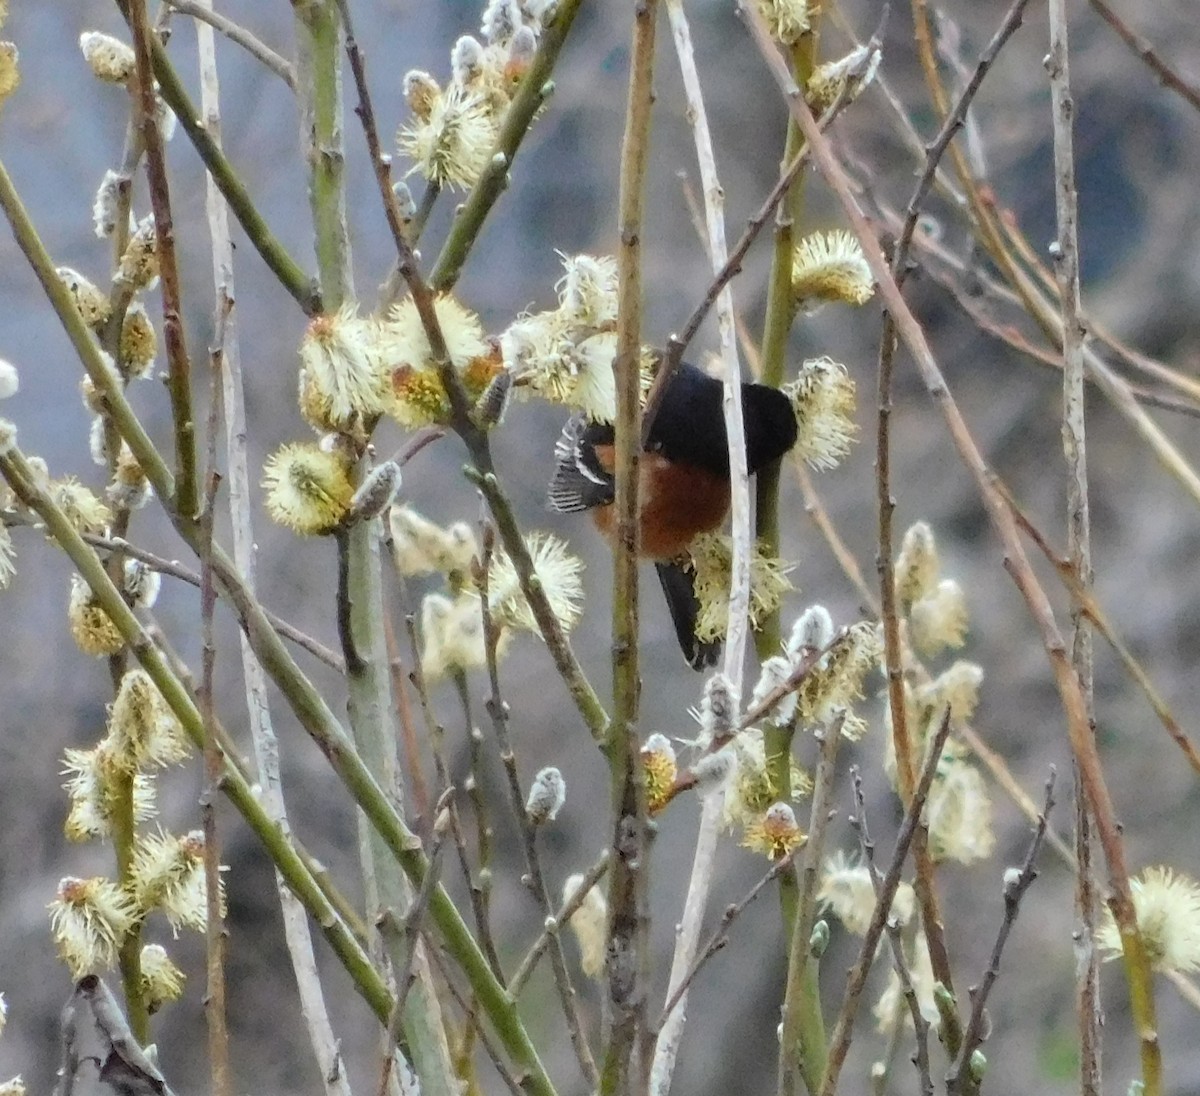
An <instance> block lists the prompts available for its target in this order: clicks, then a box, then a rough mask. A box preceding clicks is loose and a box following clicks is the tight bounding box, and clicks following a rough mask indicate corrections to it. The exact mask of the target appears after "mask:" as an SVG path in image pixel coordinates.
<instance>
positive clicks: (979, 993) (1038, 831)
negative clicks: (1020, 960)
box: [946, 766, 1055, 1096]
mask: <svg viewBox="0 0 1200 1096" xmlns="http://www.w3.org/2000/svg"><path fill="white" fill-rule="evenodd" d="M1054 776H1055V773H1054V768H1053V766H1051V768H1050V775H1049V776H1048V777H1047V778H1046V796H1045V800H1044V801H1043V803H1042V812H1041V814H1040V815H1039V816H1038V821H1037V826H1036V827H1035V828H1034V832H1033V839H1032V840H1031V841H1030V842H1029V850H1028V851H1027V852H1026V854H1025V860H1024V863H1022V864H1021V867H1020V869H1019V870H1017V871H1016V872H1013V869H1011V868H1010V869H1009V870H1008V871H1006V872H1005V873H1004V919H1003V920H1002V921H1001V922H1000V929H999V931H998V932H997V933H996V941H995V943H994V944H993V945H992V954H991V958H990V959H989V960H988V965H987V970H985V971H984V973H983V979H982V981H981V982H980V984H979V985H978V986H977V987H976V986H972V987H971V1016H970V1018H969V1019H968V1020H967V1027H966V1030H965V1032H964V1033H963V1043H962V1049H961V1050H960V1051H959V1054H958V1058H957V1060H956V1062H955V1064H954V1065H953V1066H952V1067H951V1069H950V1072H949V1073H948V1074H947V1077H946V1090H947V1092H948V1093H950V1096H960V1094H963V1093H967V1092H971V1091H975V1090H977V1089H978V1087H979V1086H978V1083H977V1082H976V1083H974V1084H972V1081H971V1078H970V1069H971V1055H972V1054H974V1053H975V1050H976V1048H977V1047H979V1045H980V1044H981V1043H982V1042H983V1040H984V1038H985V1036H986V1031H985V1028H986V1022H985V1016H986V1009H987V1000H988V996H989V995H990V994H991V992H992V988H993V987H994V986H995V984H996V979H997V978H998V977H999V976H1000V957H1001V956H1002V955H1003V954H1004V945H1005V944H1006V943H1007V941H1008V934H1009V933H1010V932H1011V931H1012V927H1013V925H1014V924H1016V920H1017V914H1018V913H1019V912H1020V909H1021V899H1022V898H1023V897H1024V895H1025V892H1026V891H1027V890H1028V889H1029V888H1030V886H1032V885H1033V881H1034V880H1035V879H1036V878H1037V875H1038V873H1037V868H1036V867H1035V865H1036V864H1037V858H1038V854H1039V853H1040V852H1041V849H1042V842H1043V841H1044V840H1045V837H1046V822H1047V819H1049V817H1050V812H1051V810H1053V809H1054Z"/></svg>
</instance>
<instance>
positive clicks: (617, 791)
mask: <svg viewBox="0 0 1200 1096" xmlns="http://www.w3.org/2000/svg"><path fill="white" fill-rule="evenodd" d="M657 16H658V4H657V0H637V2H636V3H635V5H634V10H633V45H632V50H631V56H630V61H629V95H628V101H627V104H626V110H625V132H624V138H623V140H622V144H621V175H620V188H619V194H618V200H617V227H618V232H619V234H620V244H619V246H618V248H617V348H616V358H615V362H614V365H613V371H614V373H615V374H616V390H617V391H616V404H617V415H616V421H615V423H614V427H615V429H614V434H615V441H614V474H615V478H616V500H615V503H614V507H613V509H614V512H615V515H616V526H615V527H616V538H615V550H614V552H613V617H612V624H613V630H612V635H613V642H612V668H613V720H612V727H611V728H610V730H609V733H608V763H609V771H610V773H611V800H612V807H613V815H614V819H613V838H612V847H613V859H612V867H611V869H610V871H609V877H608V880H609V890H608V917H609V920H608V944H607V948H606V955H605V975H606V981H607V989H608V1005H609V1009H610V1013H609V1025H608V1031H607V1033H606V1040H605V1041H606V1044H607V1045H606V1048H605V1055H604V1064H603V1067H602V1070H601V1076H600V1093H601V1096H616V1094H617V1093H624V1092H626V1091H629V1090H631V1089H635V1088H640V1087H641V1083H642V1082H641V1081H640V1080H635V1078H639V1073H638V1070H642V1071H644V1073H645V1074H646V1075H647V1076H648V1073H649V1069H650V1062H649V1060H648V1057H647V1055H646V1053H645V1052H646V1050H647V1049H648V1048H646V1047H644V1046H642V1037H643V1034H644V1032H645V1023H646V977H647V974H648V968H649V959H650V956H649V947H648V944H649V941H648V912H647V880H648V873H649V867H650V865H649V851H650V849H649V845H650V841H649V833H648V827H647V813H646V795H645V786H644V783H643V773H642V770H641V753H640V742H639V737H638V726H637V723H638V706H639V700H640V696H639V689H640V679H639V674H638V545H639V536H640V534H639V529H638V487H639V484H638V467H639V460H640V454H641V447H642V445H641V438H642V435H641V330H642V217H643V210H644V201H645V187H646V169H647V166H648V164H649V152H650V114H651V106H652V104H653V100H654V93H653V73H654V41H655V29H656V23H657ZM639 1054H640V1055H641V1060H640V1061H639Z"/></svg>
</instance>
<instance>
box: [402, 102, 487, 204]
mask: <svg viewBox="0 0 1200 1096" xmlns="http://www.w3.org/2000/svg"><path fill="white" fill-rule="evenodd" d="M409 102H410V104H411V102H412V98H411V97H410V99H409ZM498 134H499V130H498V128H497V125H496V118H495V115H494V114H493V113H492V111H491V110H489V109H488V102H487V100H486V99H485V98H484V97H483V96H482V95H476V94H473V93H471V92H468V91H466V90H464V89H463V88H461V87H459V86H457V85H455V84H451V85H450V86H449V87H448V88H446V89H445V90H443V91H441V92H440V93H438V94H437V95H436V96H434V98H433V100H432V102H431V103H430V105H429V109H428V114H426V115H424V116H422V114H421V113H420V112H419V111H417V110H414V111H413V120H412V121H411V122H409V123H408V124H407V125H405V126H403V127H401V129H400V131H399V132H398V133H397V134H396V144H397V145H398V146H399V147H400V151H401V152H403V153H404V154H405V155H406V156H408V157H409V158H410V159H411V160H413V161H414V163H413V166H412V168H411V169H410V173H411V172H419V173H420V174H421V175H423V176H424V177H425V178H426V179H428V180H429V181H430V182H431V183H433V184H435V185H436V186H449V187H458V188H460V189H463V190H466V189H469V188H470V187H472V186H474V185H475V183H476V182H477V181H478V180H479V176H480V175H481V174H482V173H483V169H484V168H485V167H487V165H488V163H489V161H490V159H491V154H492V148H493V147H494V145H495V144H496V138H497V136H498Z"/></svg>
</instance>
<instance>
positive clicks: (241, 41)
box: [168, 0, 296, 91]
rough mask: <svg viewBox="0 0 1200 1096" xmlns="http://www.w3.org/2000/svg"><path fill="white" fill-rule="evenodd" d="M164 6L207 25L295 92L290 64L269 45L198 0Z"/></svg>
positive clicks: (178, 0) (176, 0)
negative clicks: (168, 6) (260, 63)
mask: <svg viewBox="0 0 1200 1096" xmlns="http://www.w3.org/2000/svg"><path fill="white" fill-rule="evenodd" d="M168 3H169V5H170V7H172V8H174V9H175V10H176V11H177V12H179V13H180V14H181V15H190V16H191V17H192V18H193V19H198V20H200V21H201V22H203V23H207V24H208V25H209V26H210V27H212V28H213V29H214V30H216V31H218V32H220V33H221V34H223V35H224V36H225V37H226V38H228V39H229V40H230V41H231V42H233V43H235V44H236V45H239V46H241V47H242V49H244V50H245V51H246V52H247V53H249V54H250V56H251V57H253V58H254V59H255V60H257V61H260V62H262V64H263V67H264V68H266V69H267V70H268V71H269V72H273V73H274V74H275V75H276V76H278V77H279V79H281V80H282V81H283V82H284V83H285V84H287V86H288V87H289V88H291V89H292V91H295V90H296V70H295V68H294V67H293V66H292V65H291V63H290V62H288V61H286V60H284V59H283V58H282V57H280V56H279V54H278V53H276V52H275V51H274V50H273V49H271V47H270V46H268V45H267V44H266V43H265V42H263V41H261V40H260V39H258V38H256V37H255V36H254V35H253V34H251V33H250V31H248V30H247V29H246V28H245V27H243V26H242V25H241V24H239V23H235V22H234V21H233V20H232V19H230V18H229V17H228V16H226V15H222V14H221V13H220V12H216V11H213V10H212V9H211V8H209V7H207V6H205V4H203V3H201V2H200V0H168Z"/></svg>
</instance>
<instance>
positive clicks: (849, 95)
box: [804, 46, 882, 115]
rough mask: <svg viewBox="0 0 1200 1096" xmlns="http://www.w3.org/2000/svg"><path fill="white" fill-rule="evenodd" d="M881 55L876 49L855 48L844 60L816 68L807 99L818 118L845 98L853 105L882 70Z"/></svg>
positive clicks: (805, 94) (840, 58)
mask: <svg viewBox="0 0 1200 1096" xmlns="http://www.w3.org/2000/svg"><path fill="white" fill-rule="evenodd" d="M881 57H882V53H881V52H880V50H879V49H878V48H876V47H872V46H855V47H854V49H852V50H851V51H850V52H849V53H847V54H846V55H845V56H844V57H839V58H837V59H836V60H833V61H826V62H825V63H824V64H821V65H818V66H817V67H816V68H815V69H813V74H812V75H811V76H810V77H809V78H808V83H807V84H805V86H804V98H805V100H806V101H807V102H808V105H809V106H810V107H811V108H812V110H813V113H814V114H817V115H821V114H824V113H825V111H827V110H828V109H829V108H830V107H831V106H833V104H834V103H835V102H836V101H837V100H838V98H839V96H842V95H843V94H844V95H845V100H846V102H853V101H854V100H855V99H857V98H858V96H859V95H860V94H861V93H862V91H863V89H864V88H866V87H867V86H868V85H869V84H870V83H871V81H872V80H874V79H875V73H876V72H877V71H878V69H879V61H880V59H881Z"/></svg>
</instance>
